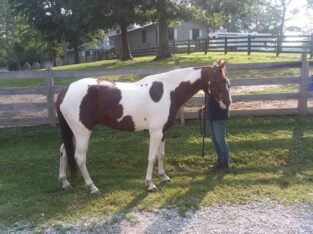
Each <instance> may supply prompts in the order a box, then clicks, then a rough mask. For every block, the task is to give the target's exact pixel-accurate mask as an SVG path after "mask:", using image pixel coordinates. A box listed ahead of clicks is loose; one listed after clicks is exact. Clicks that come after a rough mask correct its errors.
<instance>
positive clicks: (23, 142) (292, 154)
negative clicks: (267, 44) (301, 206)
mask: <svg viewBox="0 0 313 234" xmlns="http://www.w3.org/2000/svg"><path fill="white" fill-rule="evenodd" d="M232 121H233V123H231V126H230V131H229V132H230V136H231V137H233V139H235V140H234V141H231V142H230V150H231V154H233V161H232V166H233V169H232V172H231V173H230V174H229V175H227V176H226V177H225V178H224V177H223V176H221V175H216V174H215V173H212V172H208V171H207V169H204V168H206V167H207V165H208V163H209V162H208V161H210V162H212V159H211V158H213V157H214V158H215V155H214V151H213V150H211V151H210V158H209V159H208V158H207V157H205V158H204V159H203V158H200V156H195V155H198V154H199V153H200V148H201V147H200V144H201V143H200V142H201V139H200V137H199V139H198V136H197V134H199V133H198V131H199V130H198V125H196V124H194V123H192V124H190V125H188V126H184V127H182V126H176V127H175V128H174V129H173V131H172V132H171V133H170V134H169V137H168V138H167V143H166V144H167V146H168V147H167V146H166V148H167V149H166V154H167V157H169V158H168V160H167V165H168V166H169V167H170V170H169V175H170V176H171V177H172V179H173V181H172V182H171V183H169V184H166V183H159V184H157V186H158V187H159V188H160V191H159V192H158V193H157V194H149V193H147V192H145V191H144V174H145V171H146V166H147V153H148V139H147V134H146V133H142V134H130V135H129V134H126V133H120V132H116V131H115V132H114V133H113V132H112V131H111V130H108V129H102V128H101V129H100V131H98V130H96V131H95V134H94V136H93V137H92V139H91V147H90V151H89V157H88V160H87V166H88V169H89V171H90V173H91V177H92V179H93V180H94V182H95V184H96V185H97V186H98V187H99V189H100V190H101V191H102V194H101V195H100V196H98V197H93V196H90V195H89V194H88V191H87V190H86V189H85V188H84V185H83V180H82V178H80V180H79V186H78V187H77V188H73V189H72V190H70V191H68V192H62V190H61V188H60V185H59V183H58V182H57V174H58V163H59V162H58V156H57V153H58V152H57V151H58V147H59V143H60V142H59V136H58V133H57V131H56V130H55V129H53V130H51V129H48V128H47V129H42V128H31V129H26V130H18V129H17V130H3V131H2V133H1V135H0V149H1V154H0V164H1V165H3V167H2V168H1V169H0V194H1V196H0V220H2V221H3V222H6V223H7V224H9V225H12V224H13V223H14V222H16V221H20V220H27V221H30V222H34V225H40V224H44V223H46V222H47V221H49V220H52V221H53V222H54V221H55V220H59V219H61V220H62V219H64V218H65V219H66V218H68V217H71V216H74V217H78V218H80V217H84V216H86V215H91V216H92V215H102V216H103V215H104V216H107V215H112V216H118V215H119V214H121V213H122V214H127V213H129V212H132V211H133V210H136V209H138V208H139V209H147V207H148V208H149V202H150V200H151V205H152V207H153V205H155V203H157V204H158V205H159V206H158V207H164V208H166V207H167V206H169V205H170V206H171V205H173V206H177V207H178V208H179V211H180V213H181V214H182V215H184V214H185V212H186V211H187V210H189V209H190V208H191V209H194V210H197V209H199V208H200V207H201V205H202V204H204V200H205V199H207V198H208V197H207V196H208V194H209V193H212V191H214V189H215V188H216V187H217V186H219V187H220V189H222V190H223V189H224V187H226V189H234V190H235V189H237V188H242V185H245V186H256V187H257V186H262V185H267V184H271V185H275V186H276V187H277V186H278V187H280V188H281V189H282V190H283V189H286V188H288V186H289V185H290V184H295V183H297V178H298V176H300V177H299V178H300V179H299V183H302V182H303V181H308V182H312V178H311V179H310V175H311V174H308V173H307V171H311V170H312V167H313V165H312V158H311V157H310V155H312V154H311V153H313V149H312V134H313V133H310V134H311V135H309V136H305V131H307V130H310V131H311V132H313V130H312V128H313V127H312V126H313V125H312V121H311V120H310V119H302V118H300V119H296V118H295V119H294V118H273V119H270V118H262V119H257V118H255V119H249V118H242V119H234V120H232ZM290 129H293V133H292V137H291V138H288V137H283V138H281V139H280V138H274V137H273V133H274V132H275V131H278V132H280V131H282V130H283V131H285V130H286V131H287V130H290ZM283 131H282V132H283ZM254 132H255V133H262V134H263V135H264V134H268V138H267V139H263V138H261V139H255V137H254V135H253V133H254ZM245 134H246V136H248V135H249V136H250V135H251V137H249V139H247V138H245V137H242V138H241V137H240V136H241V135H243V136H244V135H245ZM236 137H237V138H236ZM287 151H288V152H287ZM272 152H274V153H275V154H277V155H276V156H275V155H274V156H275V157H276V158H274V161H273V162H270V161H267V159H268V158H270V157H271V154H272ZM281 152H282V153H281ZM213 155H214V156H213ZM275 160H276V161H275ZM250 173H251V174H256V173H260V174H264V175H265V176H264V178H258V175H254V176H253V177H252V178H251V177H249V176H250V175H249V174H250ZM310 173H311V172H310ZM271 174H274V176H271ZM154 175H156V174H154ZM237 176H240V177H237ZM266 176H268V177H266ZM182 178H183V179H182ZM155 181H157V180H156V179H155ZM220 185H222V186H220ZM164 193H166V194H164ZM162 196H163V198H162ZM158 198H160V199H161V198H162V199H163V200H162V199H161V200H160V201H158V200H157V199H158ZM152 203H153V204H152ZM142 204H144V205H142ZM93 207H95V208H94V210H93ZM158 222H161V220H156V221H155V222H154V224H152V225H151V228H152V227H153V225H156V224H157V223H158ZM151 230H152V229H151Z"/></svg>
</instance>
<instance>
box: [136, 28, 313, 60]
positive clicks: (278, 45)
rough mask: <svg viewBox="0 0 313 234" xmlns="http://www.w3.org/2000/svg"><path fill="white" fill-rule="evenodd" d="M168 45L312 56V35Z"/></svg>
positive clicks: (177, 49) (180, 49)
mask: <svg viewBox="0 0 313 234" xmlns="http://www.w3.org/2000/svg"><path fill="white" fill-rule="evenodd" d="M169 47H170V50H171V52H172V53H173V54H175V53H188V54H189V53H192V52H204V53H207V52H210V51H211V52H224V53H225V54H227V53H228V52H230V51H237V52H247V54H248V55H250V54H251V53H253V52H270V53H276V54H277V55H279V54H280V53H308V54H310V57H311V58H312V57H313V34H312V35H285V36H275V35H273V36H264V35H247V36H240V37H234V36H233V37H218V38H202V39H196V40H184V41H175V40H172V41H169ZM131 50H132V54H133V55H148V54H156V53H157V51H158V47H150V48H133V49H131Z"/></svg>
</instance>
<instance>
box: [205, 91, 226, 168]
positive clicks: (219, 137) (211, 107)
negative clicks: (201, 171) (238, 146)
mask: <svg viewBox="0 0 313 234" xmlns="http://www.w3.org/2000/svg"><path fill="white" fill-rule="evenodd" d="M206 96H207V108H206V112H207V113H206V116H207V119H208V121H209V126H210V127H209V128H210V134H211V140H212V143H213V145H214V148H215V152H216V154H217V163H216V164H215V165H214V166H213V169H214V170H215V171H216V172H223V173H228V172H229V150H228V144H227V141H226V125H227V122H228V118H229V110H228V108H226V109H223V108H221V107H220V104H219V103H218V102H217V101H216V100H215V99H214V98H213V97H212V96H210V94H207V95H206Z"/></svg>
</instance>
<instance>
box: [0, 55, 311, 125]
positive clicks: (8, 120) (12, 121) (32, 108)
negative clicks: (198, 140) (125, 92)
mask: <svg viewBox="0 0 313 234" xmlns="http://www.w3.org/2000/svg"><path fill="white" fill-rule="evenodd" d="M277 67H298V68H300V69H299V75H298V76H294V77H275V78H258V79H255V78H250V79H247V78H246V79H231V84H232V86H254V85H285V84H293V85H297V86H298V87H299V90H298V92H293V93H292V92H290V93H288V92H287V93H272V94H253V95H248V94H245V95H233V100H234V103H236V102H253V101H264V100H281V101H283V100H296V101H297V106H296V107H295V108H288V107H287V108H276V109H254V110H231V115H232V116H246V115H253V116H259V115H296V114H301V115H305V114H312V113H313V108H308V100H309V99H310V98H312V97H313V94H312V93H311V92H309V91H308V84H309V62H308V61H307V56H306V54H304V55H302V58H301V61H300V62H289V63H288V62H287V63H266V64H239V65H228V69H229V70H233V69H235V70H246V69H273V68H277ZM167 70H169V69H156V70H154V71H153V70H152V69H151V70H139V71H137V73H136V74H140V73H141V74H153V73H159V72H163V71H167ZM127 71H128V73H127V74H132V71H130V70H129V69H127ZM134 71H135V70H134ZM110 72H113V70H112V71H109V72H107V71H106V72H104V71H99V70H96V71H89V74H84V75H89V76H94V75H95V74H96V75H105V74H107V73H110ZM115 72H116V71H115ZM120 72H122V73H123V72H124V71H123V69H122V70H120ZM13 74H15V77H14V75H13ZM13 74H10V75H8V74H5V75H4V77H10V78H15V79H19V78H21V77H22V75H21V74H17V73H13ZM27 74H28V75H30V76H23V77H32V74H31V73H27ZM38 74H40V76H39V75H38V77H43V81H44V82H43V83H44V86H41V87H35V88H33V87H26V88H0V98H1V99H3V98H5V97H8V96H11V97H15V96H19V95H21V96H23V95H26V96H27V95H34V94H35V95H39V96H41V100H42V102H38V101H34V100H32V99H30V100H28V101H27V100H26V101H25V102H24V103H22V102H16V103H14V102H7V103H1V104H0V113H2V114H3V113H4V115H2V117H0V126H2V127H6V126H25V125H42V124H46V125H47V124H49V125H50V126H55V125H56V123H57V119H56V113H55V106H54V101H55V97H56V94H57V93H58V92H59V91H60V90H61V89H63V88H65V87H66V86H55V85H54V78H55V77H58V76H61V77H62V76H64V72H58V71H51V70H47V71H41V72H38ZM73 74H74V73H73ZM1 75H2V74H1ZM1 75H0V79H2V78H3V76H1ZM75 75H77V76H78V77H79V75H81V73H80V71H77V73H75ZM3 79H5V78H3ZM203 100H204V99H203V96H194V97H193V98H191V99H190V100H189V101H188V102H187V103H186V104H185V105H184V106H183V107H182V108H181V110H180V111H179V113H178V118H179V119H180V120H181V122H182V123H184V122H185V120H186V119H195V118H198V112H197V111H198V109H199V108H200V107H201V106H202V105H203ZM16 112H18V113H23V114H22V117H19V118H12V115H13V116H14V113H16ZM29 112H39V113H40V114H39V116H35V117H28V116H29Z"/></svg>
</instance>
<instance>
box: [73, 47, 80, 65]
mask: <svg viewBox="0 0 313 234" xmlns="http://www.w3.org/2000/svg"><path fill="white" fill-rule="evenodd" d="M74 63H75V64H79V46H78V45H74Z"/></svg>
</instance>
